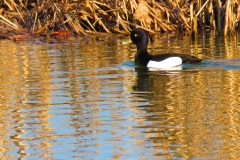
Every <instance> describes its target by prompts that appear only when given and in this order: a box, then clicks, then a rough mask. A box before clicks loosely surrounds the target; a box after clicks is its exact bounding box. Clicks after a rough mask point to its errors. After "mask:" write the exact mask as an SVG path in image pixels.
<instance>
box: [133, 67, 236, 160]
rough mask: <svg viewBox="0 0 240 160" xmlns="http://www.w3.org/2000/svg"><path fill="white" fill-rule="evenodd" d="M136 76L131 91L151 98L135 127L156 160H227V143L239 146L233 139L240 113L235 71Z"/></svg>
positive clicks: (231, 155) (140, 72) (181, 72)
mask: <svg viewBox="0 0 240 160" xmlns="http://www.w3.org/2000/svg"><path fill="white" fill-rule="evenodd" d="M136 71H137V72H138V79H137V85H136V86H134V87H133V88H134V90H135V91H137V92H142V93H144V92H150V93H152V94H150V95H149V96H148V98H147V99H146V101H151V104H152V105H149V106H145V107H144V110H145V111H146V112H147V113H146V115H147V116H144V115H142V116H141V118H140V117H139V119H140V120H139V121H141V123H138V124H141V125H140V126H136V127H137V128H139V127H141V128H144V129H145V131H144V133H146V135H145V137H146V138H147V139H150V140H151V142H152V143H153V144H152V147H153V149H154V155H155V156H157V157H159V158H160V157H161V158H170V159H172V158H174V157H175V158H186V159H189V158H190V159H191V158H214V157H215V158H216V157H217V158H220V159H221V158H226V157H228V155H227V154H226V149H227V148H231V147H233V145H230V143H228V142H229V141H234V142H238V141H239V140H240V139H239V138H240V137H239V136H238V135H237V134H235V133H236V132H237V130H238V129H236V128H238V124H236V123H235V121H239V118H237V117H238V116H235V115H236V114H238V113H239V110H238V108H239V107H237V106H238V103H239V95H238V94H236V93H237V92H238V91H237V89H236V88H237V87H239V85H238V81H239V76H238V74H239V71H225V70H212V71H194V70H191V69H189V70H182V71H178V72H172V71H170V72H169V71H167V72H163V71H158V72H147V71H141V70H136ZM142 75H144V76H142ZM234 88H235V89H234ZM233 90H234V91H233ZM142 107H143V106H141V108H142ZM233 119H234V120H233ZM232 120H233V121H234V122H233V123H232ZM226 127H227V128H229V129H226ZM230 128H234V129H233V130H232V129H230ZM230 135H232V136H233V137H234V138H231V136H230ZM223 144H224V145H223ZM226 145H227V146H226ZM235 147H239V145H238V144H235V145H234V148H235ZM215 151H217V153H216V152H215ZM228 153H230V157H239V155H238V153H237V151H236V150H233V151H229V150H228ZM234 159H236V158H234Z"/></svg>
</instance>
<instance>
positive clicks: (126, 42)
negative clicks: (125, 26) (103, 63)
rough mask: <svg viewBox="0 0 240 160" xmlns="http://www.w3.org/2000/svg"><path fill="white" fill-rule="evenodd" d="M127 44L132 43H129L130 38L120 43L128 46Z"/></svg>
mask: <svg viewBox="0 0 240 160" xmlns="http://www.w3.org/2000/svg"><path fill="white" fill-rule="evenodd" d="M129 43H132V41H131V39H130V38H129V39H127V40H123V41H122V42H121V44H129Z"/></svg>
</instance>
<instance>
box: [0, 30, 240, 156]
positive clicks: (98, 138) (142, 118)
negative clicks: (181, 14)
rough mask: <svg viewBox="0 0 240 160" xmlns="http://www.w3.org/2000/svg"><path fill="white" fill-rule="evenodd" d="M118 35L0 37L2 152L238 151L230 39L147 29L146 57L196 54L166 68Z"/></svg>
mask: <svg viewBox="0 0 240 160" xmlns="http://www.w3.org/2000/svg"><path fill="white" fill-rule="evenodd" d="M121 40H122V38H120V37H118V36H116V35H102V36H101V37H100V38H94V37H89V38H86V39H84V38H77V39H75V40H73V41H68V42H64V43H62V42H61V43H55V44H46V43H36V42H20V43H13V42H11V41H8V40H1V41H0V48H1V53H0V58H1V61H0V66H1V70H0V75H1V76H0V80H1V83H0V102H1V103H0V108H1V110H0V116H1V119H0V121H1V123H0V143H1V145H0V153H1V157H2V159H26V160H31V159H57V160H66V159H68V160H69V159H104V160H105V159H123V160H124V159H162V160H163V159H169V160H170V159H171V160H172V159H174V160H175V159H176V160H185V159H193V160H199V159H217V160H219V159H239V158H240V151H239V148H240V136H239V132H240V109H239V107H240V98H239V97H240V93H239V88H240V84H239V81H240V76H239V75H240V54H239V48H240V43H239V41H240V39H239V38H238V36H233V37H230V38H229V37H228V38H226V39H224V38H221V36H219V37H218V36H215V34H214V33H211V34H202V35H199V36H198V37H197V38H196V40H194V41H193V40H192V39H191V37H188V36H181V35H177V36H176V35H173V34H172V35H156V36H154V40H155V41H154V42H153V43H151V44H150V45H149V52H151V53H153V54H155V53H163V52H177V53H180V52H183V53H190V54H192V55H195V56H198V57H200V58H203V59H205V60H204V61H203V63H202V64H194V65H193V64H191V65H190V64H185V65H183V66H182V69H181V70H168V71H166V70H152V71H150V70H148V69H146V68H141V67H138V66H135V64H134V63H133V58H134V53H135V52H136V49H135V46H134V45H121V44H120V42H121Z"/></svg>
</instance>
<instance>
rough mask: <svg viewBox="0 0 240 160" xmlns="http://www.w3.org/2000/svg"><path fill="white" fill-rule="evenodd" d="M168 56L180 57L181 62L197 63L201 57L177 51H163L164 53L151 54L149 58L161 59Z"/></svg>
mask: <svg viewBox="0 0 240 160" xmlns="http://www.w3.org/2000/svg"><path fill="white" fill-rule="evenodd" d="M170 57H180V58H181V59H182V62H183V63H198V62H201V61H202V60H201V59H199V58H197V57H195V56H191V55H187V54H178V53H164V54H158V55H152V58H151V60H153V61H163V60H165V59H167V58H170Z"/></svg>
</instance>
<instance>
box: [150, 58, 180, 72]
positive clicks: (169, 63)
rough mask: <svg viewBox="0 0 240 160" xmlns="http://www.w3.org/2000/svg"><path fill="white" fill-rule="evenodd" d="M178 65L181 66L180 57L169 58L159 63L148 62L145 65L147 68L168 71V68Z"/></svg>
mask: <svg viewBox="0 0 240 160" xmlns="http://www.w3.org/2000/svg"><path fill="white" fill-rule="evenodd" d="M180 64H182V59H181V58H180V57H169V58H167V59H165V60H163V61H159V62H157V61H149V62H148V64H147V67H151V68H161V69H168V68H172V67H176V66H178V65H180Z"/></svg>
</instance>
